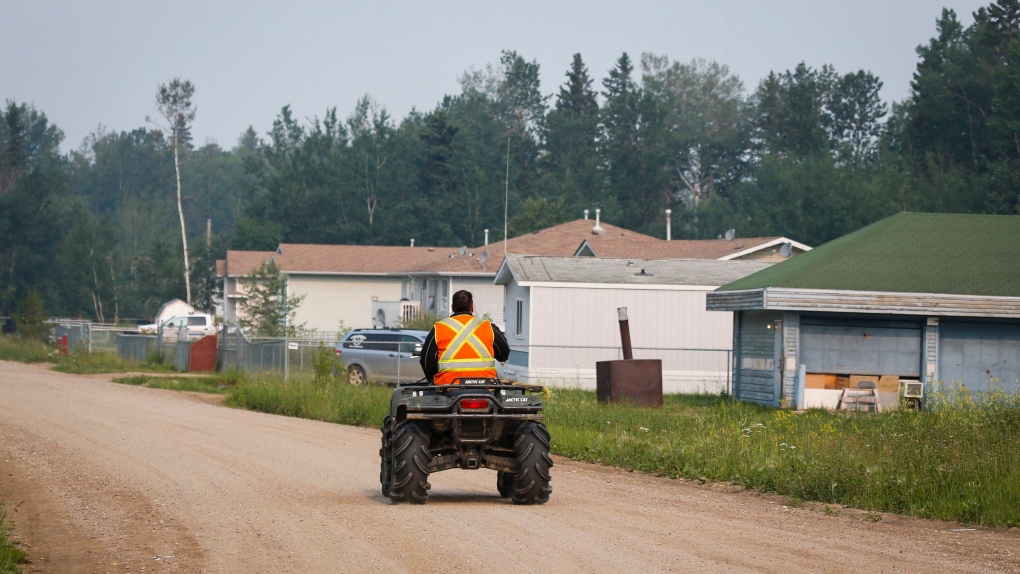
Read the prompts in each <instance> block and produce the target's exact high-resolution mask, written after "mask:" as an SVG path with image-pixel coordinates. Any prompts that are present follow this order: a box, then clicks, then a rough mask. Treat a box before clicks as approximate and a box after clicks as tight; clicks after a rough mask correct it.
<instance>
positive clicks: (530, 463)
mask: <svg viewBox="0 0 1020 574" xmlns="http://www.w3.org/2000/svg"><path fill="white" fill-rule="evenodd" d="M514 455H515V456H516V458H517V473H516V474H514V477H513V489H512V491H511V492H510V499H511V500H513V502H514V504H545V503H546V502H549V494H551V493H552V486H550V485H549V481H550V480H552V477H551V476H550V473H549V469H551V468H552V465H553V461H552V458H550V457H549V431H548V430H547V429H546V428H545V425H543V424H540V423H525V424H523V425H521V426H520V427H518V428H517V432H515V433H514Z"/></svg>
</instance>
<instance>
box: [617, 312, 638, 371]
mask: <svg viewBox="0 0 1020 574" xmlns="http://www.w3.org/2000/svg"><path fill="white" fill-rule="evenodd" d="M616 314H617V315H618V316H619V318H620V343H621V344H622V346H623V359H624V360H625V361H630V360H632V359H633V358H634V350H633V349H632V348H631V346H630V321H628V320H627V308H626V307H617V309H616Z"/></svg>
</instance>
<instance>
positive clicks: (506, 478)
mask: <svg viewBox="0 0 1020 574" xmlns="http://www.w3.org/2000/svg"><path fill="white" fill-rule="evenodd" d="M513 488H514V473H512V472H504V471H502V470H497V471H496V490H498V491H499V495H500V496H502V497H503V498H509V497H510V492H511V491H512V490H513Z"/></svg>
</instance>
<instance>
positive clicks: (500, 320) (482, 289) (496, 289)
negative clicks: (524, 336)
mask: <svg viewBox="0 0 1020 574" xmlns="http://www.w3.org/2000/svg"><path fill="white" fill-rule="evenodd" d="M451 281H453V290H452V291H450V296H451V297H452V296H453V294H454V293H456V292H457V291H460V290H461V289H467V290H468V291H470V292H471V296H472V297H473V298H474V301H475V315H478V316H479V317H480V316H482V315H488V316H489V320H491V321H492V322H493V323H495V324H496V326H498V327H499V328H500V329H503V331H504V332H506V319H505V318H504V316H503V305H504V304H505V302H504V300H503V298H504V295H503V292H504V289H503V286H502V285H495V284H493V282H492V278H491V277H452V278H451Z"/></svg>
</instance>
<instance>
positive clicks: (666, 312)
mask: <svg viewBox="0 0 1020 574" xmlns="http://www.w3.org/2000/svg"><path fill="white" fill-rule="evenodd" d="M705 295H706V292H705V291H668V290H651V289H647V290H646V289H642V290H635V289H624V288H621V289H587V288H583V287H565V288H563V287H561V288H549V287H537V286H536V287H533V288H532V304H533V305H534V313H533V316H534V319H535V324H534V325H532V329H531V341H532V344H535V345H584V346H595V347H600V346H610V347H614V346H616V347H618V346H619V345H620V324H619V321H618V319H617V315H616V309H617V308H618V307H627V314H628V315H629V318H630V330H631V340H632V342H633V344H634V346H635V347H654V348H669V349H731V348H732V345H733V316H732V314H730V313H726V312H714V311H707V310H706V309H705Z"/></svg>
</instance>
